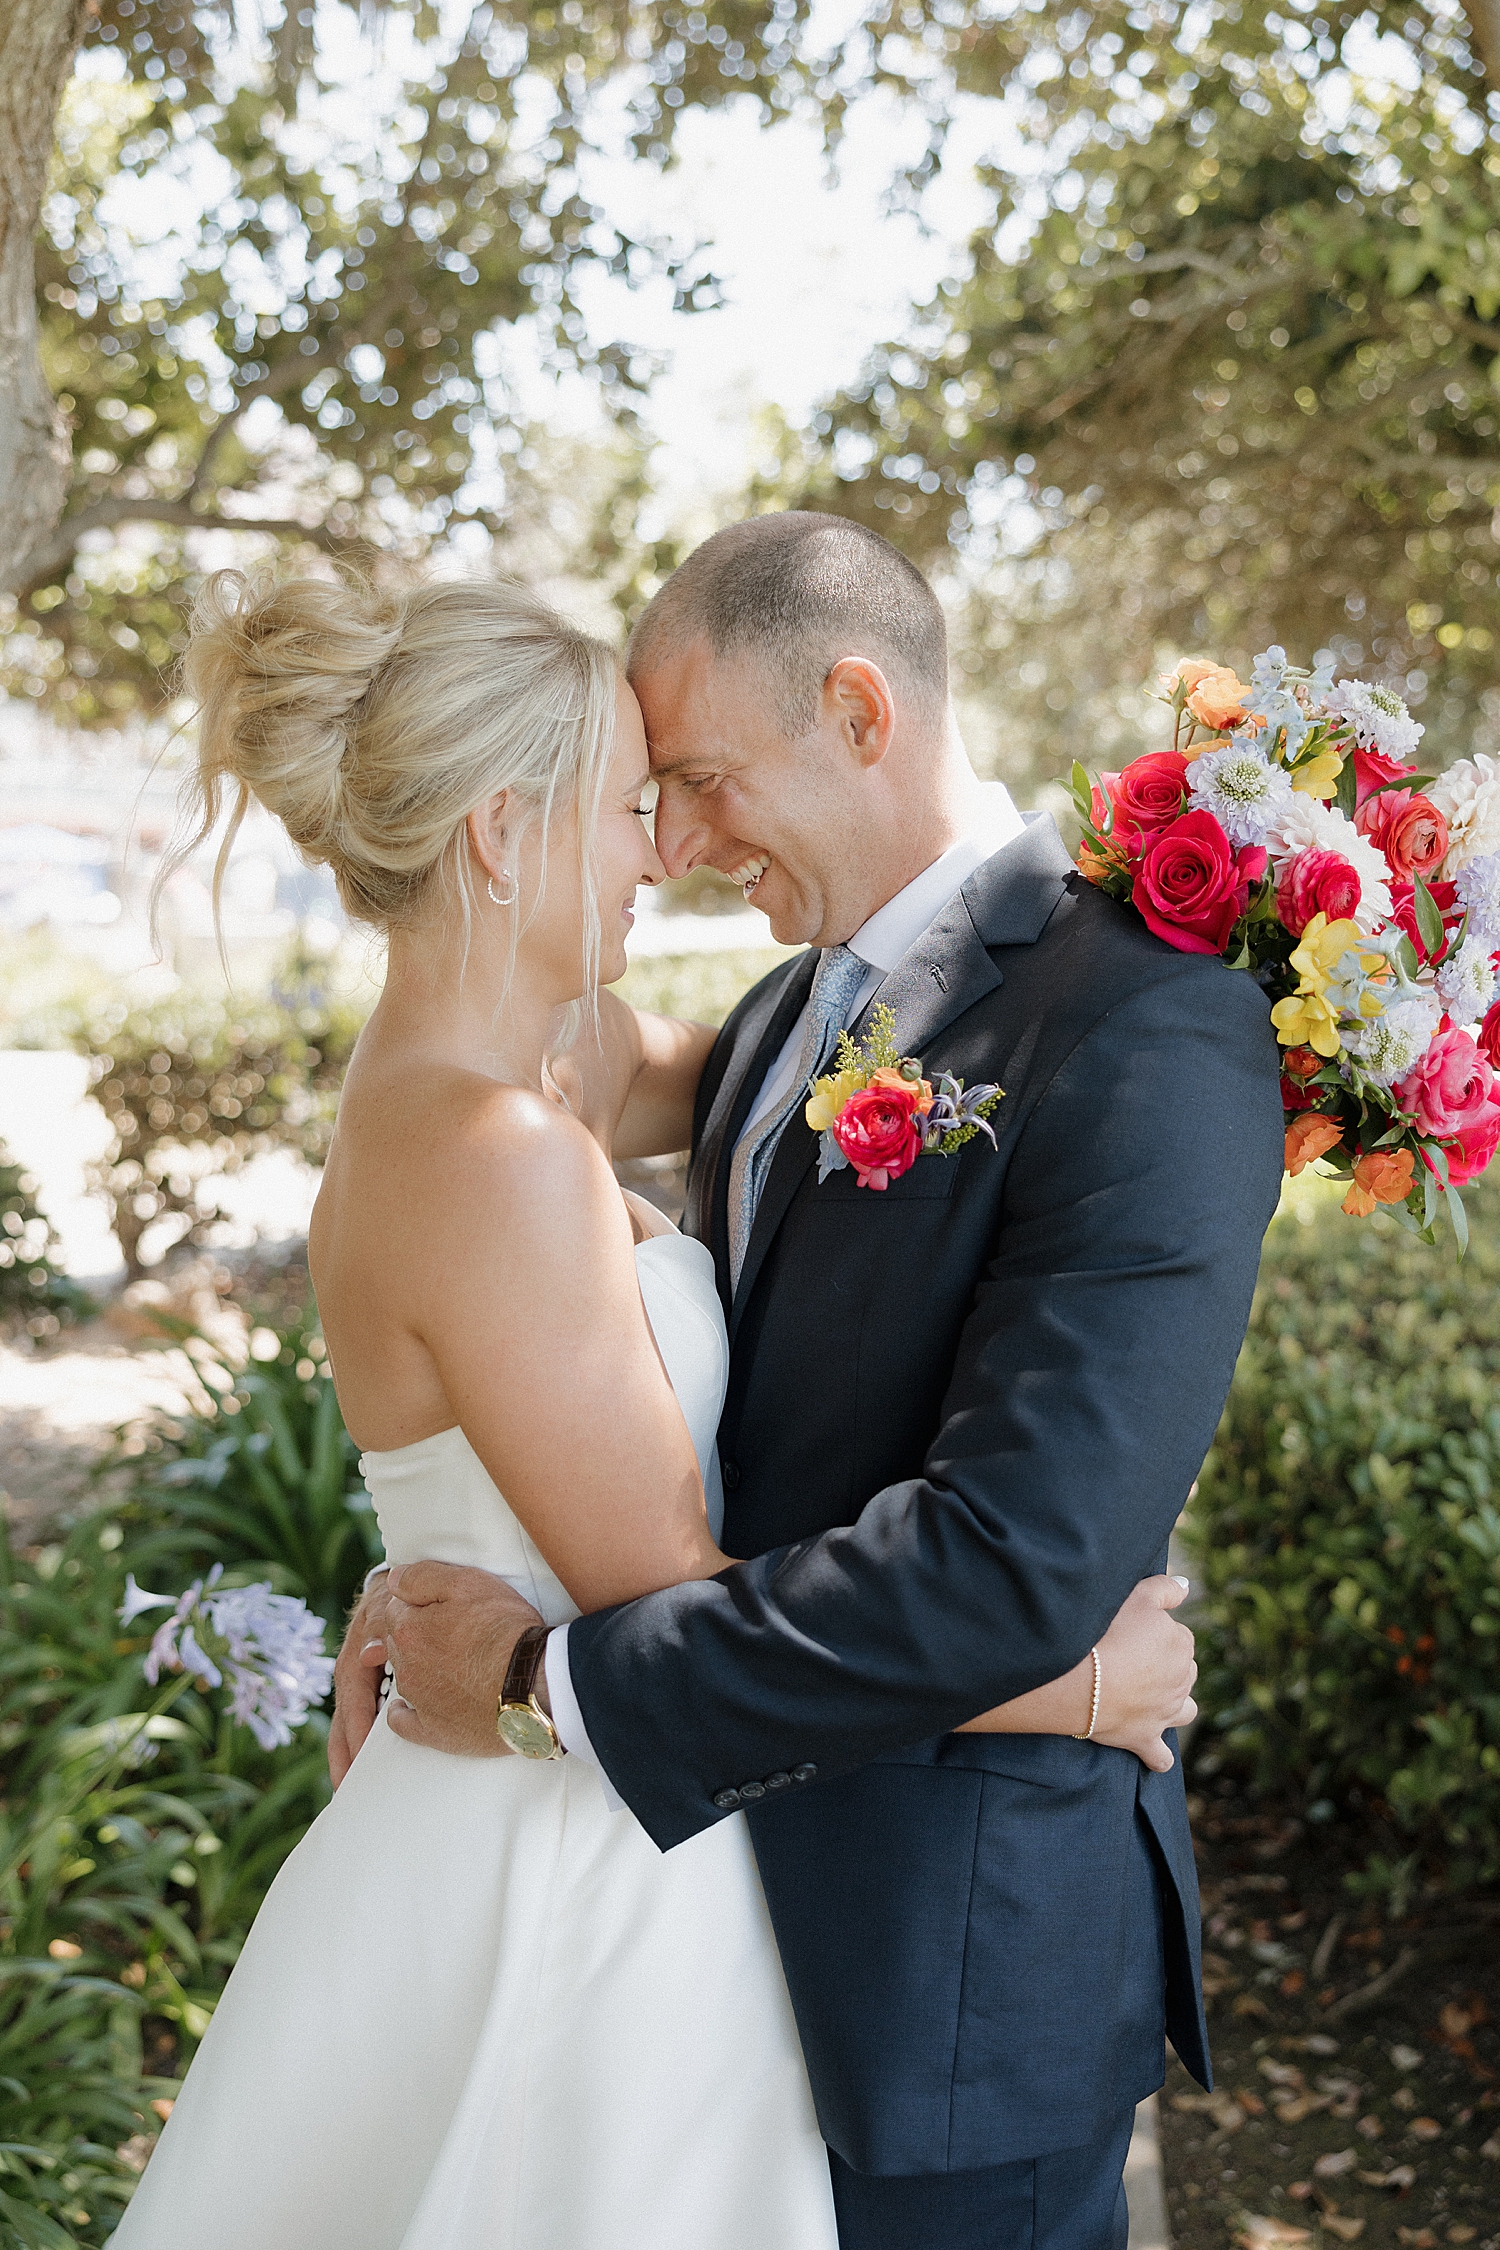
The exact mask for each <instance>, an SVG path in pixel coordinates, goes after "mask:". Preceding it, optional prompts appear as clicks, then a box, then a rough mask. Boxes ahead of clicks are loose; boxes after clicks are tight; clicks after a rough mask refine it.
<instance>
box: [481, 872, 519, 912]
mask: <svg viewBox="0 0 1500 2250" xmlns="http://www.w3.org/2000/svg"><path fill="white" fill-rule="evenodd" d="M500 879H501V881H502V882H503V883H504V885H505V896H504V897H503V898H502V897H501V895H500V893H499V892H498V891H497V890H496V888H495V878H494V876H493V875H492V876H491V877H490V879H489V881H488V883H487V884H486V885H485V889H486V890H487V891H488V892H489V894H490V898H491V901H492V902H493V903H494V905H496V906H514V905H515V903H516V879H515V877H514V875H512V873H511V872H510V869H509V868H508V867H502V868H501V870H500Z"/></svg>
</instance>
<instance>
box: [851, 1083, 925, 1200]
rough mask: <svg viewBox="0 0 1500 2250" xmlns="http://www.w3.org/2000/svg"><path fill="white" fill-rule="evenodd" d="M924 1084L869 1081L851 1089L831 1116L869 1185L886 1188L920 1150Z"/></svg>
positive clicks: (864, 1183) (864, 1182) (861, 1177)
mask: <svg viewBox="0 0 1500 2250" xmlns="http://www.w3.org/2000/svg"><path fill="white" fill-rule="evenodd" d="M922 1092H923V1089H922V1087H920V1086H910V1087H898V1086H890V1085H884V1086H866V1087H865V1089H864V1091H863V1092H862V1093H858V1094H851V1095H850V1096H849V1099H848V1100H847V1101H846V1102H845V1104H844V1106H843V1108H842V1109H841V1110H840V1111H839V1113H838V1116H837V1117H836V1118H835V1119H834V1121H833V1126H832V1131H833V1137H834V1139H835V1140H836V1141H837V1142H838V1144H839V1147H840V1148H841V1149H842V1150H843V1152H844V1154H845V1155H846V1156H847V1157H848V1159H849V1162H850V1163H851V1164H852V1165H853V1166H854V1169H855V1171H856V1172H857V1173H858V1174H859V1184H860V1186H861V1187H867V1188H881V1189H884V1188H887V1187H889V1186H890V1184H891V1182H892V1180H899V1179H900V1177H901V1175H902V1173H903V1172H909V1171H910V1170H911V1168H912V1166H913V1165H914V1164H915V1163H916V1161H917V1158H918V1157H919V1156H920V1155H921V1153H922V1135H921V1131H920V1129H919V1127H918V1125H917V1111H918V1104H919V1102H920V1100H921V1096H922Z"/></svg>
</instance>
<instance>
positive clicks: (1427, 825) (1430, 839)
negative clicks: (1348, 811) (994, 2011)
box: [1354, 789, 1448, 882]
mask: <svg viewBox="0 0 1500 2250" xmlns="http://www.w3.org/2000/svg"><path fill="white" fill-rule="evenodd" d="M1354 825H1355V827H1356V828H1357V829H1358V830H1359V832H1360V834H1361V835H1362V836H1368V837H1369V839H1370V842H1371V843H1372V844H1373V845H1374V846H1375V847H1376V849H1377V851H1382V852H1384V853H1385V856H1386V862H1387V865H1388V866H1389V868H1390V871H1391V873H1392V874H1393V875H1395V876H1397V877H1399V878H1404V879H1405V880H1406V881H1408V882H1409V881H1410V880H1411V878H1412V877H1413V876H1414V875H1420V876H1422V877H1423V878H1424V879H1425V878H1428V877H1430V876H1431V875H1432V874H1433V873H1434V872H1435V870H1436V869H1438V868H1439V867H1441V866H1442V864H1443V861H1444V859H1445V858H1446V856H1447V852H1448V823H1447V821H1446V820H1444V818H1443V816H1442V814H1441V813H1440V812H1439V811H1438V809H1437V806H1436V805H1435V804H1434V803H1433V802H1432V799H1431V798H1430V797H1421V796H1418V797H1414V796H1413V795H1412V793H1411V791H1410V790H1409V789H1387V791H1386V792H1385V795H1384V796H1383V797H1372V798H1370V800H1369V802H1368V803H1367V804H1365V805H1363V806H1362V807H1361V808H1360V810H1359V811H1358V812H1357V813H1356V814H1355V816H1354Z"/></svg>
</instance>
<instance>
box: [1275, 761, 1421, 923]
mask: <svg viewBox="0 0 1500 2250" xmlns="http://www.w3.org/2000/svg"><path fill="white" fill-rule="evenodd" d="M1266 846H1267V849H1268V850H1269V852H1270V854H1271V858H1272V860H1273V862H1275V864H1276V871H1277V873H1278V874H1279V873H1280V871H1281V869H1282V867H1283V866H1285V864H1286V862H1287V861H1288V860H1289V859H1295V858H1296V856H1297V854H1298V853H1299V852H1310V851H1319V852H1337V853H1338V855H1339V857H1340V859H1347V860H1348V862H1349V865H1350V866H1351V867H1352V868H1353V869H1354V872H1355V874H1356V875H1357V876H1358V877H1359V904H1358V906H1357V907H1356V908H1355V909H1354V919H1355V921H1356V922H1357V923H1358V924H1359V927H1360V930H1361V932H1362V933H1363V935H1364V936H1366V937H1368V936H1369V935H1370V933H1371V932H1372V931H1373V930H1378V929H1379V928H1380V926H1381V924H1382V923H1384V922H1388V921H1389V920H1390V916H1391V884H1390V876H1391V871H1390V869H1389V867H1388V866H1387V865H1386V860H1385V854H1384V852H1382V851H1380V850H1379V849H1378V848H1377V847H1376V846H1375V845H1374V844H1372V843H1371V842H1370V840H1369V838H1368V837H1367V836H1361V834H1360V832H1359V830H1358V829H1357V828H1356V827H1355V825H1354V823H1353V821H1352V820H1349V819H1346V817H1345V816H1344V814H1343V813H1341V812H1340V811H1339V809H1338V807H1337V806H1336V805H1325V804H1322V803H1320V802H1319V800H1318V799H1317V798H1316V797H1298V796H1294V797H1293V798H1292V801H1291V803H1290V804H1289V805H1287V806H1284V807H1283V809H1282V810H1281V812H1280V813H1279V814H1278V815H1277V818H1276V823H1275V825H1274V827H1273V828H1272V829H1271V830H1270V832H1269V833H1268V835H1267V837H1266Z"/></svg>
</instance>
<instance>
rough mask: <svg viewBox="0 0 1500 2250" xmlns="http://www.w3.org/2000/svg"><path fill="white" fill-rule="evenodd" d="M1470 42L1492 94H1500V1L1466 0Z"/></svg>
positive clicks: (1465, 6) (1465, 7)
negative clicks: (1481, 65) (1482, 67)
mask: <svg viewBox="0 0 1500 2250" xmlns="http://www.w3.org/2000/svg"><path fill="white" fill-rule="evenodd" d="M1464 14H1465V15H1466V16H1467V17H1468V19H1469V41H1470V45H1471V46H1472V47H1473V49H1474V55H1475V59H1476V61H1478V62H1480V63H1482V64H1483V66H1484V75H1485V78H1486V79H1487V81H1488V83H1489V89H1490V92H1491V93H1492V94H1500V0H1464Z"/></svg>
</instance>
